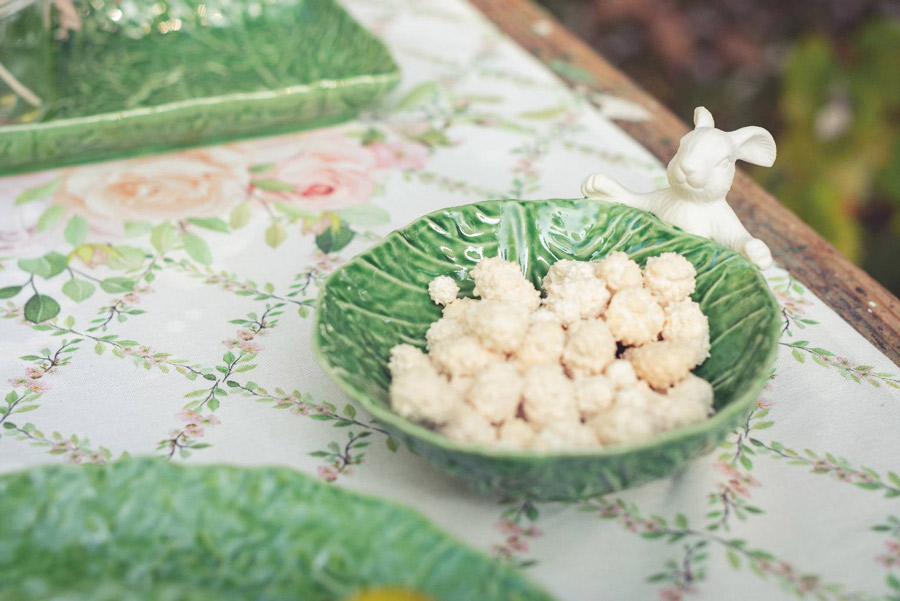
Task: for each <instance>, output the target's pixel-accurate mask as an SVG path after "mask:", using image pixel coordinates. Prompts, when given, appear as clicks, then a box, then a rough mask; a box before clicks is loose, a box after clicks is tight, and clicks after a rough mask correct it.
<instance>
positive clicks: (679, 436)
mask: <svg viewBox="0 0 900 601" xmlns="http://www.w3.org/2000/svg"><path fill="white" fill-rule="evenodd" d="M586 200H588V199H585V198H571V199H552V200H519V199H495V200H483V201H479V202H474V203H468V204H465V205H456V206H452V207H445V208H442V209H438V210H436V211H432V212H430V213H427V214H425V215H422V216H420V217H417V218H416V219H413V220H412V221H410V222H409V223H407V224H406V225H404V226H403V227H400V228H396V229H394V230H392V231H391V232H390V233H389V234H387V235H386V236H385V237H384V239H382V240H381V241H380V242H378V243H377V244H374V245H372V246H370V247H368V248H366V249H365V250H364V251H362V252H360V253H359V254H357V255H355V256H354V257H353V258H352V259H350V261H348V262H347V263H345V264H344V265H341V266H340V267H339V268H338V269H336V270H335V271H334V272H333V273H332V274H331V275H330V276H328V278H327V279H326V280H325V281H324V282H323V283H322V286H321V288H320V290H319V294H318V296H317V298H316V310H315V315H314V322H313V353H314V355H315V358H316V361H317V362H318V364H319V366H320V367H321V368H322V370H323V371H325V373H326V374H327V375H328V376H329V377H330V378H331V379H332V380H333V381H335V382H337V384H338V387H339V388H340V389H341V390H343V391H344V392H345V393H346V394H347V395H349V396H350V397H351V398H352V399H354V400H356V401H357V402H359V403H360V405H362V407H363V409H365V410H366V411H368V412H369V413H371V414H372V416H373V417H375V418H376V419H377V420H378V421H380V422H382V423H384V424H386V425H388V426H390V427H393V428H396V429H397V430H400V431H402V432H403V433H404V434H406V435H408V436H411V437H413V438H418V439H422V440H424V441H426V442H428V443H429V444H432V445H434V446H437V447H440V448H442V449H444V450H446V451H451V452H454V453H464V454H468V455H481V456H484V457H488V458H492V459H507V458H508V459H519V460H534V461H538V460H543V459H547V458H559V457H597V458H603V457H615V456H620V455H627V454H630V453H635V452H645V451H649V450H651V449H654V448H657V447H662V446H665V445H667V444H669V443H676V442H678V441H681V440H685V439H689V438H693V437H695V436H697V435H701V434H706V433H710V432H713V431H717V430H720V429H722V428H723V427H725V426H727V425H728V423H729V422H730V421H731V420H732V419H733V418H734V417H736V416H737V415H740V414H743V413H744V412H746V411H747V410H749V408H750V405H751V404H752V402H753V401H755V400H756V399H758V398H759V393H760V392H761V391H762V389H763V388H764V387H765V385H766V381H767V380H768V373H767V372H768V371H769V370H771V368H772V365H774V363H775V359H776V357H777V354H778V340H779V338H780V337H781V333H780V327H779V324H778V323H777V322H774V323H773V328H772V331H771V332H770V336H769V340H770V341H772V342H771V344H770V348H769V349H768V352H767V353H766V360H765V361H764V362H761V363H759V367H758V368H757V369H756V371H755V372H753V373H751V374H750V375H749V376H748V381H749V382H750V385H749V386H748V387H747V388H745V389H744V390H743V391H742V392H741V393H739V394H737V395H735V397H734V398H733V399H732V400H731V401H730V402H729V403H728V404H727V405H726V406H725V407H723V408H722V409H721V410H719V411H716V412H715V413H714V414H713V415H712V416H711V417H709V418H708V419H705V420H703V421H702V422H698V423H696V424H691V425H689V426H682V427H680V428H675V429H673V430H669V431H667V432H663V433H661V434H657V435H655V436H653V438H651V439H650V440H648V441H646V442H642V443H639V444H628V445H613V446H610V447H596V448H585V449H571V450H566V451H560V452H547V451H534V450H528V449H523V450H514V449H491V448H488V447H484V446H481V445H465V444H459V443H456V442H453V441H452V440H450V439H449V438H447V437H445V436H443V435H441V434H439V433H438V432H436V431H434V430H431V429H429V428H426V427H425V426H421V425H419V424H416V423H415V422H412V421H409V420H407V419H406V418H403V417H401V416H400V415H398V414H396V413H394V412H393V411H391V410H390V409H388V408H386V407H383V406H381V405H380V404H379V403H378V402H377V401H375V400H374V399H373V398H371V396H370V395H369V394H368V393H366V392H365V391H363V390H360V389H358V388H357V387H356V386H354V385H353V384H351V383H350V382H347V381H345V380H344V378H343V377H342V376H341V374H340V373H339V371H340V368H337V367H334V366H332V365H331V363H330V362H329V361H328V357H327V356H326V354H325V352H324V351H323V350H322V346H321V344H322V341H321V335H320V332H321V329H320V327H319V326H320V318H321V307H322V303H323V301H324V299H325V295H326V294H327V292H328V285H329V283H330V282H331V280H332V279H334V278H335V277H336V276H338V275H340V272H341V270H342V269H344V268H345V267H346V266H347V265H349V264H350V263H351V262H352V261H355V260H357V259H358V258H359V257H360V256H362V255H363V254H365V253H368V252H370V251H372V250H375V249H376V248H378V247H380V246H382V245H384V244H386V243H387V239H388V237H389V236H391V235H392V234H394V233H396V232H399V231H402V230H405V229H406V228H408V227H409V226H411V225H413V224H414V223H416V222H418V221H420V220H422V219H426V218H429V217H433V216H437V215H441V214H443V213H446V212H447V211H453V210H456V209H462V208H463V207H467V206H470V205H473V204H474V205H483V204H486V203H504V202H516V203H541V204H552V203H556V202H579V201H580V202H584V201H586ZM591 202H597V203H601V204H610V205H613V204H617V203H609V202H606V201H602V200H591ZM618 206H624V205H618ZM626 208H628V209H630V210H633V211H636V212H639V213H644V214H645V215H646V217H647V218H648V219H653V220H654V221H657V222H658V223H659V225H660V226H661V227H662V229H664V230H669V231H670V232H671V233H672V234H674V235H676V236H681V237H685V238H690V239H695V240H700V241H701V242H703V243H704V244H708V245H713V246H717V247H719V248H721V249H722V250H724V251H725V252H727V253H730V254H732V255H736V256H737V257H739V259H740V260H741V261H743V262H744V263H745V264H746V265H747V267H749V268H752V269H753V272H754V277H755V278H756V280H757V281H758V283H760V284H761V285H762V289H763V290H764V291H765V296H766V301H767V303H768V304H769V305H771V307H772V308H773V309H774V310H775V312H776V313H777V312H778V310H779V309H778V302H777V301H776V300H775V297H774V296H773V295H772V292H771V291H770V290H769V286H768V284H767V283H766V280H765V278H764V277H763V276H762V273H761V272H760V270H759V269H757V268H756V267H755V266H753V265H751V264H750V263H749V262H748V261H747V260H746V259H745V258H744V257H743V256H741V255H739V254H738V253H736V252H734V251H733V250H731V249H729V248H727V247H725V246H722V245H721V244H718V243H717V242H713V241H712V240H709V239H708V238H704V237H702V236H697V235H694V234H689V233H687V232H685V231H683V230H681V229H679V228H675V227H672V226H670V225H669V224H667V223H665V222H663V221H661V220H660V219H659V218H658V217H656V216H655V215H652V214H651V213H647V212H646V211H642V210H640V209H634V208H632V207H626Z"/></svg>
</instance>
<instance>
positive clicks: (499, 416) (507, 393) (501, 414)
mask: <svg viewBox="0 0 900 601" xmlns="http://www.w3.org/2000/svg"><path fill="white" fill-rule="evenodd" d="M524 384H525V381H524V379H523V378H522V376H521V375H520V374H519V370H518V369H516V367H515V365H513V364H512V363H494V364H493V365H490V366H488V367H487V368H486V369H485V370H484V371H482V372H481V373H479V374H478V375H477V376H475V378H474V380H473V382H472V386H471V388H469V391H468V394H467V395H466V400H467V401H469V404H470V405H472V407H474V408H475V410H476V411H477V412H478V413H480V414H481V415H483V416H484V417H486V418H487V420H488V421H489V422H491V423H492V424H502V423H504V422H506V421H510V420H512V419H513V418H514V417H516V413H518V411H519V404H520V402H521V399H522V388H523V386H524Z"/></svg>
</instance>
